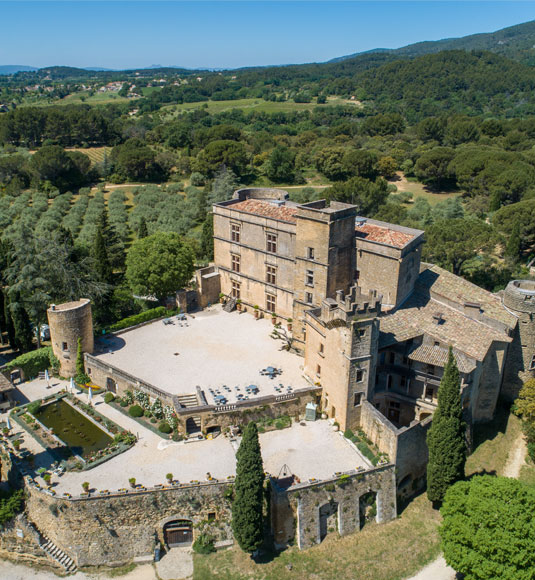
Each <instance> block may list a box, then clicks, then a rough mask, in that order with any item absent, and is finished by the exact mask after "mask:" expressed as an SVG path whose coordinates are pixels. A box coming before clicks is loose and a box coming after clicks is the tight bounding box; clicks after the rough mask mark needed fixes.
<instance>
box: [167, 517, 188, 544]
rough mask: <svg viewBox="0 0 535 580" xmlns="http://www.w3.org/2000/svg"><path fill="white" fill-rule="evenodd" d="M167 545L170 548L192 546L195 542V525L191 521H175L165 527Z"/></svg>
mask: <svg viewBox="0 0 535 580" xmlns="http://www.w3.org/2000/svg"><path fill="white" fill-rule="evenodd" d="M163 537H164V541H165V543H166V544H167V545H168V546H169V547H170V548H175V547H176V546H184V545H188V544H191V542H192V541H193V524H192V523H191V520H173V521H171V522H167V523H166V524H165V525H164V527H163Z"/></svg>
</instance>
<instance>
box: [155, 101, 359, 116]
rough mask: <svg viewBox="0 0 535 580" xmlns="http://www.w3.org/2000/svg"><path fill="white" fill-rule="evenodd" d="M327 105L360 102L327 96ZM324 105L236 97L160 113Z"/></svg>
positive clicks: (269, 110)
mask: <svg viewBox="0 0 535 580" xmlns="http://www.w3.org/2000/svg"><path fill="white" fill-rule="evenodd" d="M327 104H329V105H352V106H354V107H360V106H361V105H360V103H358V102H355V101H348V100H347V99H339V98H329V99H328V101H327ZM318 106H320V107H321V106H325V105H317V104H316V103H315V102H312V103H294V102H293V101H285V102H283V103H273V102H271V101H264V100H263V99H236V100H234V101H204V102H202V103H183V104H181V105H167V106H165V107H162V109H161V110H162V113H167V114H172V115H176V114H180V113H182V112H184V111H190V110H194V109H203V108H205V109H206V110H207V111H208V112H210V113H221V112H223V111H230V110H232V109H245V110H248V111H262V112H265V113H280V112H289V111H305V110H308V111H310V110H312V109H313V108H314V107H318Z"/></svg>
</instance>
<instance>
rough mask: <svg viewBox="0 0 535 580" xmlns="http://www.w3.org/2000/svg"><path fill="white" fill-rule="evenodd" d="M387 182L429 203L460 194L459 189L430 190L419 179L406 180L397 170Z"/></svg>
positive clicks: (432, 203)
mask: <svg viewBox="0 0 535 580" xmlns="http://www.w3.org/2000/svg"><path fill="white" fill-rule="evenodd" d="M388 182H389V183H391V184H392V185H395V186H396V187H397V189H398V192H400V193H401V192H405V191H408V192H410V193H412V194H413V197H414V199H416V198H417V197H423V198H424V199H427V201H428V202H429V203H430V204H431V205H436V204H437V203H438V202H439V201H444V200H445V199H449V198H450V197H458V196H459V195H462V192H461V191H432V190H431V189H429V187H428V186H427V185H424V184H423V183H420V182H419V181H413V180H412V179H411V181H408V180H407V178H406V177H405V176H404V175H403V173H402V172H401V171H398V174H397V177H396V178H394V179H390V180H388Z"/></svg>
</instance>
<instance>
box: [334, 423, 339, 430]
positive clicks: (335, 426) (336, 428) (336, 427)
mask: <svg viewBox="0 0 535 580" xmlns="http://www.w3.org/2000/svg"><path fill="white" fill-rule="evenodd" d="M339 429H340V423H338V421H335V422H334V423H333V431H338V430H339Z"/></svg>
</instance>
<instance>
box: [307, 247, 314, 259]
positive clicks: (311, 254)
mask: <svg viewBox="0 0 535 580" xmlns="http://www.w3.org/2000/svg"><path fill="white" fill-rule="evenodd" d="M307 258H308V259H309V260H313V259H314V248H307Z"/></svg>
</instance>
